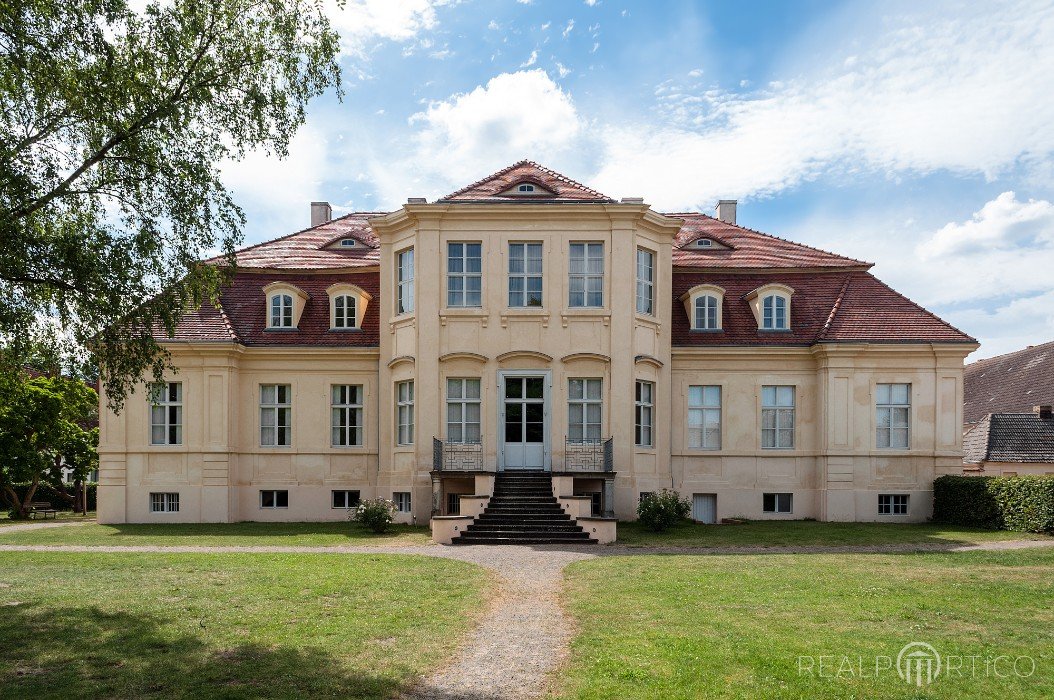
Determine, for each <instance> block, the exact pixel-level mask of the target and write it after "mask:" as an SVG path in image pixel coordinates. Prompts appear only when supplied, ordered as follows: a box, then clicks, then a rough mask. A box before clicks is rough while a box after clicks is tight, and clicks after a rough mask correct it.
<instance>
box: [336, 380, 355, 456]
mask: <svg viewBox="0 0 1054 700" xmlns="http://www.w3.org/2000/svg"><path fill="white" fill-rule="evenodd" d="M362 393H363V392H362V385H360V384H334V385H333V386H331V387H330V410H329V412H330V433H331V442H330V444H331V445H332V446H333V447H355V446H358V445H362Z"/></svg>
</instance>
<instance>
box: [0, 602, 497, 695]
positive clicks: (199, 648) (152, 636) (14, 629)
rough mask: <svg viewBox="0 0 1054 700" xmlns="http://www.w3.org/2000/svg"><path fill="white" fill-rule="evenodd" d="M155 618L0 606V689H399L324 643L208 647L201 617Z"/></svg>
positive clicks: (306, 691) (221, 691)
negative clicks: (182, 622) (189, 620)
mask: <svg viewBox="0 0 1054 700" xmlns="http://www.w3.org/2000/svg"><path fill="white" fill-rule="evenodd" d="M178 614H179V611H178V610H175V609H174V610H173V615H178ZM164 622H165V621H163V620H160V619H157V618H155V617H152V616H149V615H136V614H132V613H127V612H121V613H106V612H102V611H100V610H98V609H97V608H91V607H85V608H70V607H67V608H43V607H40V606H38V605H28V604H25V605H13V606H12V605H8V606H5V607H2V608H0V639H2V640H3V642H2V644H0V698H20V699H22V698H52V697H63V698H70V697H73V698H89V697H90V698H101V697H105V698H153V697H157V698H162V697H163V698H166V699H169V698H296V697H310V698H315V697H319V698H326V697H341V698H389V697H393V696H394V695H396V694H397V693H399V692H405V691H406V686H405V684H401V683H400V682H398V681H397V680H396V679H393V678H392V677H385V676H382V675H375V674H371V673H368V672H362V671H358V670H355V669H349V668H348V667H347V666H345V665H344V664H343V663H342V662H341V660H340V659H339V658H338V657H337V656H336V655H335V654H334V653H330V652H328V651H326V650H323V649H319V648H313V647H301V648H290V647H279V646H275V645H271V646H263V645H260V644H253V643H244V644H236V645H232V646H227V647H225V648H221V649H217V648H215V647H210V646H209V645H207V644H206V643H205V642H204V641H203V639H206V638H207V637H208V636H209V631H208V630H207V624H208V623H207V621H205V622H194V623H193V624H194V625H201V626H202V629H201V634H200V635H198V634H194V633H187V632H182V631H179V630H174V629H172V627H171V626H167V627H166V626H165V625H164ZM339 651H340V650H339V649H335V650H334V652H339ZM428 697H434V698H436V699H437V700H443V698H445V697H447V696H444V695H442V694H439V695H434V694H432V695H428ZM458 697H462V696H460V695H459V696H458ZM479 697H480V699H481V700H482V698H483V697H484V696H479Z"/></svg>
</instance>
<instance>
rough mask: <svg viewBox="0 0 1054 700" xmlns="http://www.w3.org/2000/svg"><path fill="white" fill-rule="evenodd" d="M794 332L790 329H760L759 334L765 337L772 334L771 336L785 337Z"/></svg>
mask: <svg viewBox="0 0 1054 700" xmlns="http://www.w3.org/2000/svg"><path fill="white" fill-rule="evenodd" d="M793 332H794V331H793V330H791V329H790V328H759V329H758V333H762V334H764V335H770V334H771V335H783V334H785V335H790V334H792V333H793Z"/></svg>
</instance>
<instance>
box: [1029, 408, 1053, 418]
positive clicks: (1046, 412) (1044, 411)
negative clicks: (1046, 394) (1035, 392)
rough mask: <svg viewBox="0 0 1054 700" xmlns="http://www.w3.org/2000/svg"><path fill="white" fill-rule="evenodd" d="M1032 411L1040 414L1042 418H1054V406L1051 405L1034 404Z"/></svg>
mask: <svg viewBox="0 0 1054 700" xmlns="http://www.w3.org/2000/svg"><path fill="white" fill-rule="evenodd" d="M1032 412H1033V413H1037V414H1039V417H1040V418H1041V419H1042V420H1054V408H1052V407H1051V406H1033V407H1032Z"/></svg>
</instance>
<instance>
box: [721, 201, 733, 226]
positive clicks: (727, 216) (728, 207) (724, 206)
mask: <svg viewBox="0 0 1054 700" xmlns="http://www.w3.org/2000/svg"><path fill="white" fill-rule="evenodd" d="M717 218H718V219H720V220H721V221H724V222H725V223H728V224H734V223H736V200H734V199H722V200H719V201H718V202H717Z"/></svg>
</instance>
